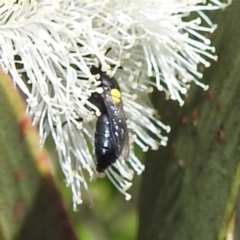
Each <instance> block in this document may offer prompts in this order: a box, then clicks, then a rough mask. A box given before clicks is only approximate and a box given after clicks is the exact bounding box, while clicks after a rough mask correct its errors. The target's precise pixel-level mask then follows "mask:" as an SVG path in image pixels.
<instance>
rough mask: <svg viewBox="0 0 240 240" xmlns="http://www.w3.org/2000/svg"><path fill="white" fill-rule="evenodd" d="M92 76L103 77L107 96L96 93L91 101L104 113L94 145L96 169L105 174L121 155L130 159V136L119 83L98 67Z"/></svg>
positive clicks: (97, 127)
mask: <svg viewBox="0 0 240 240" xmlns="http://www.w3.org/2000/svg"><path fill="white" fill-rule="evenodd" d="M92 73H93V74H96V73H98V74H100V80H101V86H102V88H103V93H101V94H99V93H94V94H93V95H92V96H91V98H90V101H91V102H92V103H93V104H94V105H96V106H97V107H98V108H99V110H100V111H101V115H100V116H99V117H98V119H97V123H96V130H95V140H94V146H95V156H96V165H97V167H96V169H97V171H98V172H103V171H104V170H106V168H108V167H109V166H111V165H112V164H113V163H114V162H115V161H116V160H117V159H118V158H119V157H120V156H122V157H123V158H124V159H127V158H128V155H129V136H128V130H127V123H126V117H125V113H124V110H123V103H122V99H121V90H120V87H119V85H118V82H117V81H116V79H114V78H111V77H109V76H108V75H107V74H105V73H104V72H102V71H101V70H100V69H98V68H95V67H94V68H93V69H92Z"/></svg>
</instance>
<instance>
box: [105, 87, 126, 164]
mask: <svg viewBox="0 0 240 240" xmlns="http://www.w3.org/2000/svg"><path fill="white" fill-rule="evenodd" d="M102 94H103V100H104V103H105V106H106V111H107V115H108V119H109V122H110V131H111V135H112V139H113V145H114V149H115V152H116V154H117V156H118V157H120V156H122V157H123V158H124V159H125V160H126V159H127V158H128V156H129V134H128V128H127V123H126V117H125V114H124V110H123V104H122V103H119V104H116V103H114V102H113V101H112V97H111V95H110V92H109V91H104V92H103V93H102Z"/></svg>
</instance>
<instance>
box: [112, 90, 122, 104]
mask: <svg viewBox="0 0 240 240" xmlns="http://www.w3.org/2000/svg"><path fill="white" fill-rule="evenodd" d="M111 96H112V100H113V102H114V103H116V104H119V103H121V97H122V95H121V92H120V91H119V90H117V89H116V88H114V89H112V90H111Z"/></svg>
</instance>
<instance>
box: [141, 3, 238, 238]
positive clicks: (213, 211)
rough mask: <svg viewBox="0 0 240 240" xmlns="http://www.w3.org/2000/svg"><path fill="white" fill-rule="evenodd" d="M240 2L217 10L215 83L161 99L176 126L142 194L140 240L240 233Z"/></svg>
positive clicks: (153, 157)
mask: <svg viewBox="0 0 240 240" xmlns="http://www.w3.org/2000/svg"><path fill="white" fill-rule="evenodd" d="M239 9H240V1H233V4H232V5H231V6H230V7H228V8H227V9H226V10H225V11H221V12H218V13H217V16H216V17H215V19H214V20H216V18H217V20H218V21H217V22H218V25H219V28H218V30H217V31H216V35H214V45H215V46H216V49H217V50H218V52H217V54H218V56H219V61H218V62H217V63H213V64H212V66H211V68H210V69H207V70H205V72H204V79H203V82H205V83H206V84H209V86H210V90H209V91H208V92H203V91H202V90H201V89H196V87H194V88H193V89H191V91H190V95H189V96H188V99H187V101H186V104H185V105H184V106H183V107H182V108H179V106H177V105H176V103H173V102H166V101H164V100H163V99H161V100H159V96H156V95H155V96H154V103H157V102H158V103H159V104H158V109H159V111H160V113H163V114H162V120H163V121H165V122H167V123H169V122H170V125H171V126H172V132H171V135H170V139H169V144H168V147H166V148H161V149H159V151H158V152H151V153H149V154H148V156H147V158H146V171H145V173H144V179H143V183H142V189H141V195H140V224H139V236H138V239H139V240H146V239H159V240H160V239H162V240H192V239H194V240H216V239H219V240H223V239H227V238H226V237H227V236H229V235H230V234H233V232H234V227H233V226H234V224H233V221H232V219H234V216H235V213H234V208H235V204H236V200H237V196H238V190H239V183H240V164H239V160H240V148H239V146H240V138H239V136H240V111H239V108H240V103H239V92H240V81H239V68H240V57H239V56H240V41H239V39H240V28H239V24H238V23H239V22H240V14H239Z"/></svg>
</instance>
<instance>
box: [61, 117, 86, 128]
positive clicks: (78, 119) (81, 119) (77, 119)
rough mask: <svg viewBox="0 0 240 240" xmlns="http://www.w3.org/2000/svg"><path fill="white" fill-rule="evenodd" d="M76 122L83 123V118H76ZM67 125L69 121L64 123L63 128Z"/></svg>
mask: <svg viewBox="0 0 240 240" xmlns="http://www.w3.org/2000/svg"><path fill="white" fill-rule="evenodd" d="M75 120H76V121H77V122H82V121H83V118H81V117H79V118H76V119H75ZM67 123H68V121H64V122H63V123H62V127H64V126H65V125H66V124H67Z"/></svg>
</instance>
